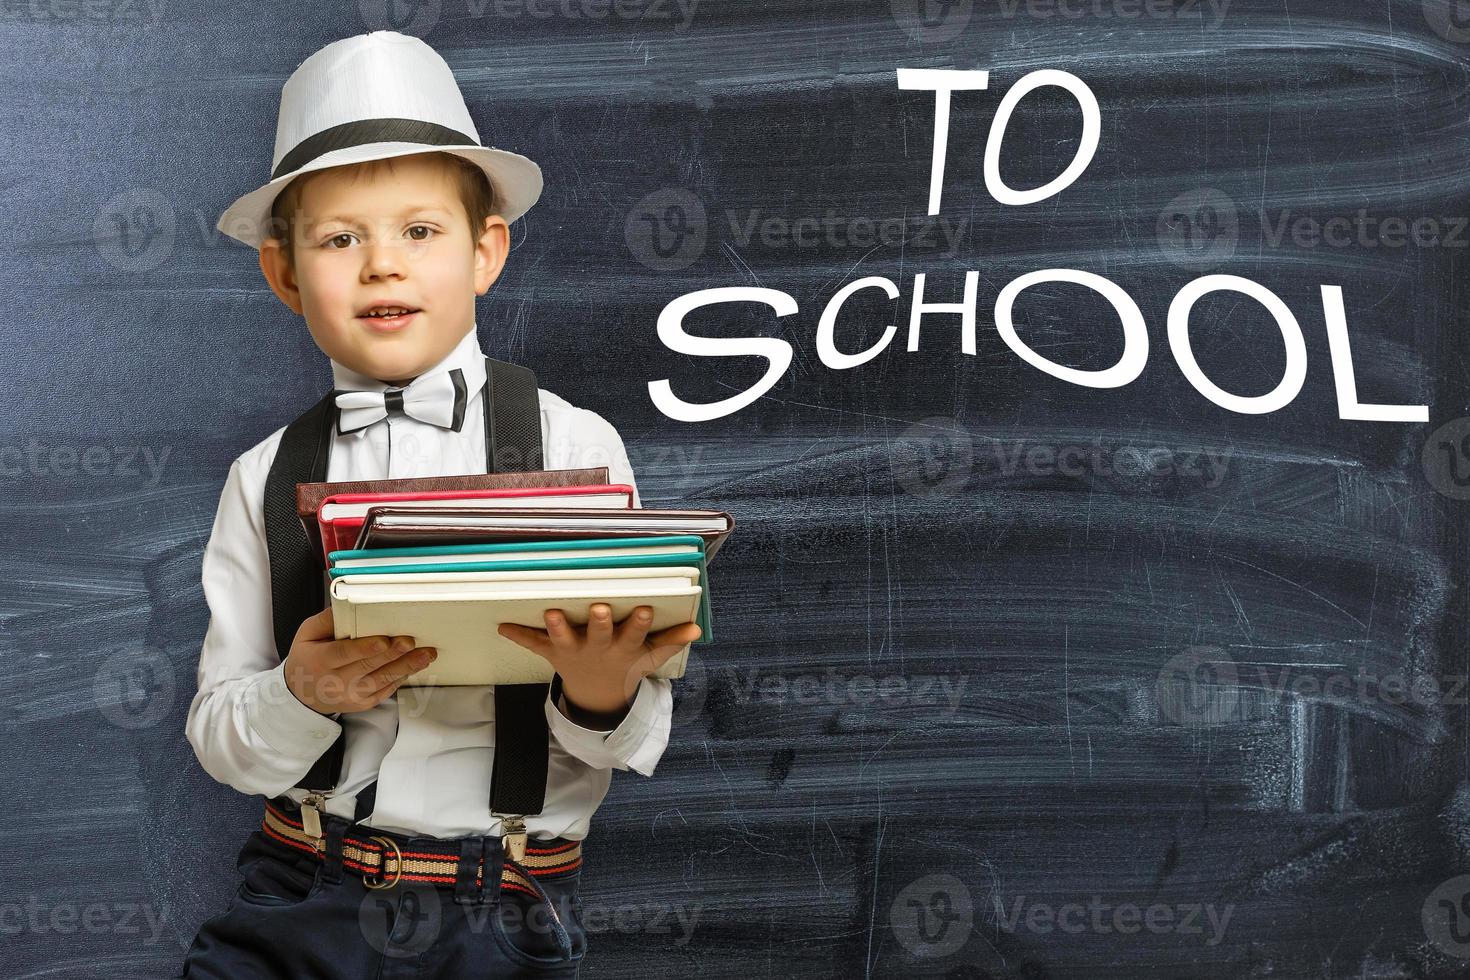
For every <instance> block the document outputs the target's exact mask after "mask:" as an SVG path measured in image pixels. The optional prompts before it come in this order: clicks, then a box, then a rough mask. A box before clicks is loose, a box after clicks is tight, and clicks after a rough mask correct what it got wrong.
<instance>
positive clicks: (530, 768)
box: [485, 359, 550, 815]
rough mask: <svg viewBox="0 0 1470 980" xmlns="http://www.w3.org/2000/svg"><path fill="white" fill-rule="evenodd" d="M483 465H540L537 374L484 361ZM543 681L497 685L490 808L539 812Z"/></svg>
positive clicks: (497, 468)
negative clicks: (538, 682) (539, 682)
mask: <svg viewBox="0 0 1470 980" xmlns="http://www.w3.org/2000/svg"><path fill="white" fill-rule="evenodd" d="M485 399H486V401H485V460H486V462H485V469H486V472H487V473H514V472H517V471H530V470H539V469H544V467H543V466H542V463H541V410H540V401H539V399H538V396H537V394H536V375H535V374H533V373H531V372H530V371H529V370H527V369H526V368H523V367H520V366H519V365H516V364H509V363H507V362H505V361H493V360H488V359H487V363H486V365H485ZM548 689H549V685H547V684H497V685H495V761H494V764H493V765H492V767H491V770H490V812H491V813H496V814H511V813H514V814H523V815H524V814H533V813H540V812H541V809H542V807H543V806H544V805H545V803H546V768H547V764H548V762H549V757H548V752H549V747H548V743H549V742H550V732H549V731H548V730H547V727H546V713H545V712H544V711H543V710H542V706H543V705H544V704H545V703H546V694H547V691H548Z"/></svg>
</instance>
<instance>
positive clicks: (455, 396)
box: [333, 368, 465, 435]
mask: <svg viewBox="0 0 1470 980" xmlns="http://www.w3.org/2000/svg"><path fill="white" fill-rule="evenodd" d="M336 392H337V397H336V398H335V399H333V401H335V402H336V405H337V410H338V417H337V431H338V432H339V433H341V434H343V435H346V434H347V433H349V432H356V431H357V430H358V429H365V428H367V427H368V426H370V425H373V424H375V423H377V422H381V421H382V420H383V419H385V418H387V417H388V416H389V415H390V414H392V413H394V412H399V413H402V414H403V415H407V416H409V417H410V418H416V419H418V420H419V421H421V422H428V423H430V424H432V425H437V426H439V427H440V428H441V429H453V430H454V431H455V432H458V431H459V427H460V426H461V425H463V424H464V405H465V383H464V371H463V370H461V369H460V368H452V369H450V370H449V371H438V372H436V373H434V374H429V375H420V376H419V377H417V378H414V379H413V381H412V382H410V383H409V385H408V387H406V388H393V389H389V390H387V391H351V390H347V389H342V388H338V389H336Z"/></svg>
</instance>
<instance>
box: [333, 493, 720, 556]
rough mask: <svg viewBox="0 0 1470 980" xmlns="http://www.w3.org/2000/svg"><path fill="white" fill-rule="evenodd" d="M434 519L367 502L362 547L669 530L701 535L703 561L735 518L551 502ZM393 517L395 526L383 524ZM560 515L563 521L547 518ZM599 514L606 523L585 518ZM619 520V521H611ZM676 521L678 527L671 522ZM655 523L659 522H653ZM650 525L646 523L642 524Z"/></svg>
mask: <svg viewBox="0 0 1470 980" xmlns="http://www.w3.org/2000/svg"><path fill="white" fill-rule="evenodd" d="M432 513H433V516H434V518H435V523H429V522H427V521H417V520H415V518H419V517H423V516H424V514H425V511H424V510H423V509H421V508H407V507H394V506H392V505H391V504H383V505H380V506H375V507H369V508H368V512H367V519H366V520H364V521H363V524H362V531H361V532H360V533H359V534H358V538H357V544H356V547H358V548H418V547H426V546H432V545H441V544H490V543H492V542H496V541H538V540H539V541H548V540H552V539H556V538H646V537H655V536H660V535H665V534H697V535H699V536H700V537H701V538H703V539H704V555H705V560H706V561H708V560H711V559H713V558H714V556H715V552H717V551H718V550H719V549H720V545H721V544H723V543H724V541H725V539H726V538H727V537H729V536H730V532H731V531H732V530H734V528H735V519H734V518H732V517H731V516H730V515H729V514H728V513H726V512H724V511H719V510H684V509H660V508H652V507H638V508H628V509H621V508H601V507H599V508H564V507H557V508H549V507H495V508H485V507H450V508H435V509H434V511H433V512H432ZM455 517H466V518H470V517H487V518H491V519H492V520H494V519H504V520H507V521H511V520H513V521H517V522H524V525H523V526H519V527H495V526H493V525H491V524H482V525H478V526H477V525H475V524H472V523H471V522H469V521H464V522H456V521H454V518H455ZM384 518H389V519H390V521H391V524H392V526H385V523H384ZM556 518H559V519H562V524H563V526H561V527H557V526H554V525H552V524H549V523H547V521H549V520H551V519H556ZM588 518H593V519H600V521H599V523H600V524H601V525H602V526H597V527H594V526H592V525H590V524H588V523H585V522H586V521H587V519H588ZM608 522H615V525H616V526H608ZM670 522H674V526H670ZM655 524H657V525H660V526H654V525H655ZM640 525H647V526H640Z"/></svg>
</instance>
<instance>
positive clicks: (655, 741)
mask: <svg viewBox="0 0 1470 980" xmlns="http://www.w3.org/2000/svg"><path fill="white" fill-rule="evenodd" d="M560 694H561V684H559V683H557V684H553V685H552V686H551V688H550V689H549V690H548V691H547V694H546V705H545V709H546V723H547V725H548V726H549V727H550V728H551V732H552V734H553V735H554V736H556V740H557V741H558V742H559V743H561V747H562V748H564V749H566V750H567V751H568V752H569V753H571V754H572V755H573V756H575V757H576V758H578V759H580V760H582V761H583V762H585V763H586V764H587V765H589V766H591V767H592V768H594V769H624V770H626V769H630V768H631V769H633V770H634V771H636V772H639V773H641V774H643V775H645V776H652V775H653V770H654V767H655V766H656V765H657V764H658V760H659V758H660V757H661V756H662V755H663V753H664V749H666V748H668V745H669V722H670V719H671V718H672V716H673V706H674V694H673V686H672V685H671V684H670V683H669V681H668V680H667V679H665V678H661V677H644V678H643V679H642V680H640V681H639V682H638V693H637V694H635V695H634V696H633V703H632V704H631V705H630V706H629V708H628V714H627V715H626V716H625V717H624V718H623V720H622V721H621V722H619V723H618V727H617V728H614V729H612V730H611V731H597V730H595V729H591V728H583V727H582V726H581V725H578V724H577V723H576V722H574V721H572V720H571V719H570V718H568V717H567V716H566V715H564V714H562V712H561V708H559V707H558V706H557V704H556V698H557V697H558V696H560Z"/></svg>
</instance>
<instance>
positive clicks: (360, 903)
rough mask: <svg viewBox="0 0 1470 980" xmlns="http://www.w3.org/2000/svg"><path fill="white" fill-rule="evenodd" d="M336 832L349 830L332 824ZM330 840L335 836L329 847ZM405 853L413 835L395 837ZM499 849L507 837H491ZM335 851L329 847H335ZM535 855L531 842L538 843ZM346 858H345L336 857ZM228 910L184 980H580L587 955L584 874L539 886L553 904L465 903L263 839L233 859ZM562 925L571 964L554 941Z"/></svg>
mask: <svg viewBox="0 0 1470 980" xmlns="http://www.w3.org/2000/svg"><path fill="white" fill-rule="evenodd" d="M325 822H326V823H327V824H328V825H331V824H341V825H342V826H345V825H346V824H347V821H345V820H341V819H340V818H338V817H331V816H329V817H327V818H326V821H325ZM332 836H333V835H332V834H330V833H329V834H328V839H329V841H330V840H331V838H332ZM395 839H397V840H398V841H400V843H401V845H402V847H403V850H405V851H408V850H411V842H412V841H413V840H414V839H415V838H408V837H399V836H395ZM486 840H487V841H488V842H490V846H493V847H497V848H498V847H499V846H500V841H499V838H496V837H491V838H487V839H486ZM329 846H330V845H329ZM533 846H534V840H533ZM339 853H340V852H339ZM236 863H237V867H238V868H239V871H240V879H241V880H240V887H239V890H238V892H237V893H236V894H235V897H234V898H233V899H232V900H231V902H230V905H229V906H228V907H227V908H226V909H225V910H224V911H223V912H221V913H219V914H218V915H216V916H214V917H212V918H210V919H208V920H206V921H205V922H204V924H203V925H202V926H200V927H199V933H198V935H197V936H195V937H194V942H193V944H192V945H191V946H190V947H189V951H188V953H187V954H186V956H185V959H184V964H183V967H182V972H180V973H179V974H178V976H180V977H187V978H189V980H337V978H342V980H347V978H351V980H361V978H378V980H393V978H408V977H412V978H415V980H429V978H434V977H446V978H454V980H488V978H492V977H495V978H499V977H575V976H576V975H577V970H578V967H579V966H580V965H581V962H582V958H583V956H584V954H585V953H586V950H587V935H586V930H585V929H584V928H583V920H582V908H581V899H580V898H579V897H578V896H577V884H578V881H579V879H580V876H581V868H580V866H579V867H577V868H574V869H572V870H571V871H567V872H562V873H560V874H558V875H544V876H539V877H537V879H536V881H537V882H539V883H540V884H541V886H542V888H543V889H544V890H545V892H546V895H547V898H548V900H549V901H550V902H551V903H552V904H553V905H554V906H555V910H556V915H555V917H553V915H552V913H551V910H550V908H548V906H547V903H546V902H542V901H539V900H537V899H534V898H532V897H530V896H529V895H526V894H524V893H522V892H519V891H514V890H511V889H501V888H499V887H494V888H492V887H489V884H488V883H487V887H486V888H485V889H484V893H483V895H482V896H481V900H480V904H460V903H459V902H457V901H456V899H455V890H454V888H453V887H452V886H447V885H446V886H435V885H429V884H424V883H420V882H399V883H398V884H396V885H393V886H391V887H389V888H384V889H377V890H374V889H370V888H368V887H367V886H366V885H365V884H364V883H363V880H362V879H361V878H360V877H358V876H357V875H355V874H353V873H352V872H351V871H350V870H346V869H343V868H342V867H341V864H340V862H327V861H321V860H318V859H316V858H314V857H312V856H311V855H310V854H306V853H302V852H297V851H293V850H292V849H290V848H288V847H284V846H282V845H280V844H278V843H277V842H275V841H272V840H270V839H269V838H267V837H266V836H265V834H264V832H263V831H260V830H256V831H255V832H254V833H252V834H251V835H250V839H249V840H247V841H246V843H245V846H244V848H242V849H241V851H240V857H239V860H238V861H237V862H236ZM558 921H559V923H560V924H561V925H562V926H563V927H564V928H565V930H566V936H567V937H569V938H570V940H571V955H570V956H569V957H568V956H567V955H565V954H564V952H563V950H562V948H561V946H560V945H559V943H558V941H557V936H556V934H555V932H556V930H555V925H556V922H558Z"/></svg>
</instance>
